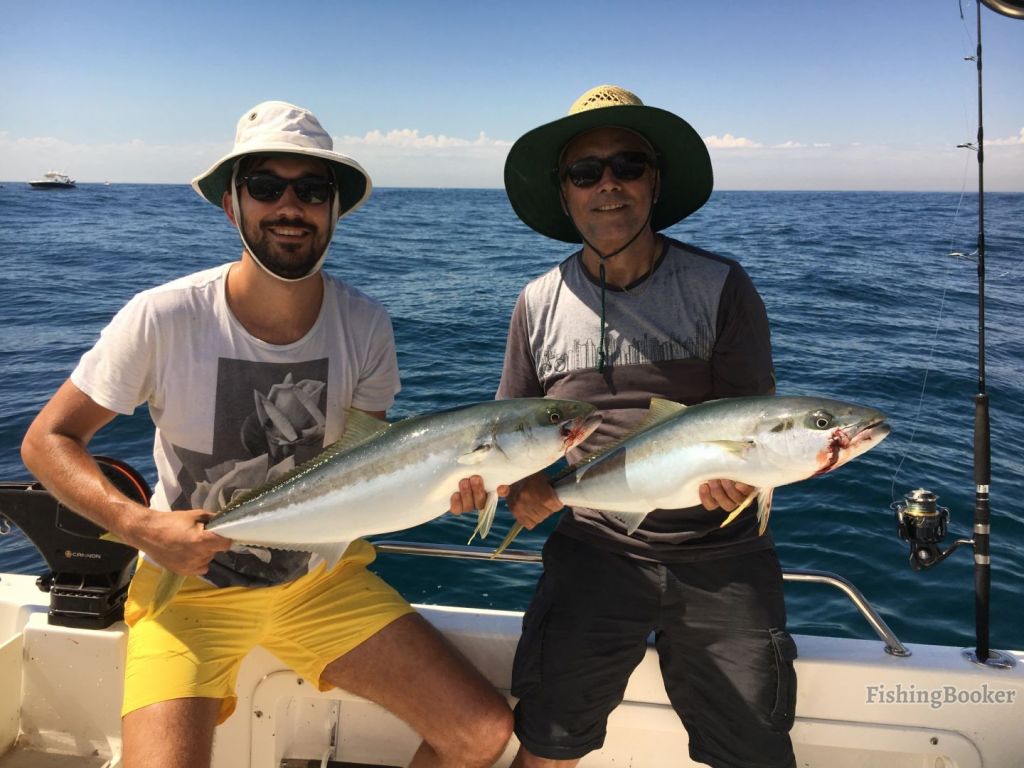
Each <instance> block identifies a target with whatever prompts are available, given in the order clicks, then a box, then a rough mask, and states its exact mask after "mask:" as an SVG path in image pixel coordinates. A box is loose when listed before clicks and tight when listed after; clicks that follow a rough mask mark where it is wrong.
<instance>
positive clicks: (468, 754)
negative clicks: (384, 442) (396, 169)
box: [22, 101, 512, 768]
mask: <svg viewBox="0 0 1024 768" xmlns="http://www.w3.org/2000/svg"><path fill="white" fill-rule="evenodd" d="M193 187H194V188H195V190H196V192H197V193H199V195H200V196H202V197H203V198H204V199H205V200H206V201H207V202H209V203H211V204H213V205H215V206H217V207H218V208H220V209H222V212H223V213H224V214H226V216H227V218H228V220H229V221H230V223H231V224H232V225H233V226H234V227H235V228H236V229H237V230H238V233H239V236H240V238H241V241H242V245H243V250H242V252H241V254H240V256H239V257H238V259H237V260H233V261H231V262H229V263H225V264H222V265H219V266H216V267H212V268H209V269H204V270H202V271H200V272H197V273H194V274H192V275H188V276H186V277H182V278H179V279H177V280H175V281H173V282H171V283H168V284H166V285H163V286H160V287H158V288H153V289H150V290H147V291H143V292H142V293H140V294H138V295H137V296H135V297H134V298H133V299H132V300H131V301H130V302H129V303H128V304H127V305H126V306H125V307H124V308H123V309H122V310H121V311H120V312H119V313H118V314H117V316H116V317H115V318H114V319H113V320H112V321H111V323H110V324H109V325H108V326H107V328H106V329H104V331H103V333H102V335H101V336H100V339H99V340H98V341H97V342H96V344H95V346H94V347H93V348H92V349H91V350H89V351H88V352H86V354H85V355H84V356H83V357H82V360H81V361H80V362H79V364H78V366H77V367H76V368H75V370H74V371H73V372H72V374H71V377H70V378H69V379H68V381H66V382H65V383H64V384H63V386H61V388H60V390H59V391H58V392H57V394H56V395H54V397H53V398H52V399H51V400H50V402H49V403H48V404H47V405H46V407H45V408H44V409H43V410H42V412H41V413H40V414H39V416H37V417H36V420H35V421H34V422H33V424H32V426H31V427H30V428H29V431H28V434H27V436H26V437H25V441H24V443H23V446H22V455H23V457H24V459H25V464H26V465H27V466H28V467H29V469H30V470H31V471H32V472H33V473H34V474H35V475H36V477H38V478H39V479H40V480H41V481H42V482H43V484H44V485H45V486H46V488H47V489H48V490H49V491H50V492H51V493H53V494H54V495H55V496H56V497H57V498H58V499H59V500H60V501H61V502H62V503H64V504H66V505H67V506H68V507H70V508H71V509H73V510H75V511H76V512H78V513H79V514H82V515H84V516H85V517H87V518H89V519H90V520H92V521H93V522H95V523H96V524H98V525H100V526H102V527H103V528H105V529H107V530H108V531H111V532H113V533H114V534H116V535H117V536H118V537H119V538H120V539H121V540H122V541H124V542H126V543H128V544H130V545H132V546H134V547H136V548H138V549H139V550H141V551H142V552H144V553H145V556H144V558H143V559H142V561H141V563H140V565H139V566H138V568H137V569H136V572H135V576H134V578H133V580H132V583H131V587H130V589H129V593H128V600H127V603H126V605H125V620H126V622H127V623H128V624H129V626H130V627H131V630H130V632H129V640H128V653H127V659H126V662H125V689H124V704H123V708H122V716H123V721H122V722H123V736H124V739H123V745H124V764H125V766H126V768H141V766H160V768H201V767H202V766H206V765H209V764H210V757H211V746H212V743H213V735H214V727H215V725H217V724H218V723H221V722H223V721H224V720H226V719H227V718H228V717H229V716H231V714H232V711H233V710H234V708H235V703H236V696H235V681H236V678H237V676H238V670H239V667H240V666H241V664H242V659H243V658H244V657H245V656H246V655H247V654H248V652H249V651H250V650H251V649H252V648H253V647H254V646H255V645H257V644H258V645H262V646H263V647H264V648H266V649H267V650H269V651H271V652H272V653H273V654H274V655H276V656H277V657H278V658H280V659H281V660H282V661H283V662H284V663H286V664H287V665H289V666H290V667H291V668H292V669H294V670H295V671H296V672H298V673H299V674H300V675H302V676H303V677H304V678H306V679H307V680H309V681H310V682H311V683H313V684H314V685H317V686H319V688H320V689H321V690H328V689H330V688H333V687H335V686H337V687H341V688H344V689H345V690H348V691H351V692H353V693H356V694H358V695H360V696H362V697H364V698H367V699H370V700H372V701H375V702H377V703H378V704H380V705H382V706H383V707H385V708H387V709H388V710H390V711H391V712H393V713H394V714H395V715H397V716H398V717H400V718H402V719H403V720H405V721H406V722H407V723H409V725H411V726H412V727H413V728H414V729H415V730H416V731H418V732H419V733H420V734H421V736H422V737H423V739H424V742H423V744H421V745H420V747H419V749H418V750H417V752H416V754H415V756H414V757H413V761H412V765H417V766H422V765H431V766H434V765H451V766H455V765H458V766H466V765H476V766H489V765H491V764H492V763H493V762H494V761H495V760H496V759H498V757H499V756H500V755H501V753H502V751H503V750H504V749H505V745H506V744H507V742H508V739H509V737H510V736H511V732H512V713H511V711H510V710H509V708H508V705H507V703H506V702H505V699H504V697H502V696H500V695H499V694H498V693H497V692H496V691H495V690H494V688H493V687H492V686H491V684H490V683H489V682H488V681H487V680H486V679H485V678H484V677H483V676H482V675H481V674H480V673H479V672H478V671H477V670H476V669H475V668H473V667H472V665H470V664H469V662H468V661H466V660H465V659H464V658H463V657H462V656H461V655H460V654H459V653H458V652H457V651H455V650H454V649H453V648H452V647H451V646H450V645H449V644H448V642H447V641H446V640H445V639H444V638H443V637H442V636H441V635H440V633H439V632H437V630H436V629H434V628H433V627H432V626H431V625H430V624H429V623H428V622H427V621H426V620H425V619H424V618H423V617H422V616H420V615H419V614H417V613H416V612H415V611H414V610H413V609H412V607H411V606H410V605H409V603H408V602H406V600H405V599H404V598H403V597H402V596H401V595H399V594H398V593H397V592H396V591H395V590H394V589H393V588H391V587H390V586H389V585H388V584H386V583H384V582H383V581H382V580H381V579H380V578H379V577H377V576H376V575H375V574H374V573H372V572H371V571H370V570H369V569H368V568H367V566H368V565H369V563H370V562H372V561H373V559H374V556H375V553H374V549H373V547H372V546H371V545H370V544H369V543H367V542H366V541H363V540H361V539H357V540H356V541H353V542H351V543H350V544H349V546H348V548H347V549H346V550H345V552H344V554H343V555H342V557H341V559H340V562H338V563H337V565H336V566H335V565H333V564H330V567H328V562H327V560H326V559H325V558H324V556H322V555H319V554H318V555H312V554H311V553H310V552H305V551H285V550H280V549H269V548H263V547H244V548H241V549H239V550H235V549H229V548H230V547H231V543H232V542H231V541H230V540H228V539H226V538H223V537H221V536H218V535H217V534H216V533H213V532H212V531H209V530H206V529H205V528H204V526H203V524H202V523H203V521H205V520H206V519H208V518H209V517H210V513H211V512H213V511H216V510H218V509H220V508H221V506H222V505H223V504H225V503H227V502H228V501H230V500H231V499H232V498H233V497H234V496H235V494H236V493H238V492H239V491H244V490H245V489H251V488H256V487H259V486H261V485H263V483H264V482H266V481H267V480H268V478H271V479H272V478H275V477H278V476H280V475H281V474H283V473H286V472H288V471H289V470H290V469H291V468H292V467H294V466H296V465H298V464H301V463H302V462H303V461H306V460H308V459H311V458H313V457H314V456H316V455H317V454H318V453H320V451H321V450H322V449H323V448H324V447H325V446H326V445H329V444H330V443H333V442H334V441H336V440H337V439H338V438H339V437H341V435H342V433H343V430H344V427H345V424H346V419H347V417H346V410H347V409H349V408H353V409H358V410H361V411H365V412H367V413H369V414H371V415H374V416H376V417H378V418H383V417H384V414H385V411H386V410H387V409H388V408H389V407H390V406H391V404H392V403H393V402H394V396H395V394H396V393H397V392H398V388H399V383H398V362H397V359H396V355H395V340H394V334H393V332H392V329H391V321H390V319H389V318H388V315H387V312H386V311H385V309H384V307H383V306H381V305H380V304H379V303H378V302H376V301H375V300H373V299H371V298H370V297H368V296H366V295H365V294H363V293H360V292H359V291H358V290H356V289H355V288H353V287H351V286H349V285H347V284H346V283H344V282H342V281H341V280H338V279H337V278H335V277H332V276H330V275H328V274H326V273H324V272H323V270H322V269H321V266H322V265H323V263H324V259H325V258H326V256H327V248H328V245H329V243H330V241H331V236H332V235H333V233H334V229H335V226H336V224H337V222H338V219H339V218H340V217H342V216H344V215H345V214H347V213H349V212H351V211H352V210H354V209H356V208H357V207H359V206H360V205H361V204H362V203H363V202H364V201H365V200H366V198H367V197H368V196H369V194H370V190H371V184H370V177H369V175H368V174H367V173H366V172H365V171H364V170H363V169H362V167H361V166H360V165H359V164H358V163H357V162H356V161H355V160H352V159H351V158H349V157H346V156H345V155H343V154H340V153H338V152H335V151H334V147H333V142H332V140H331V137H330V134H328V133H327V132H326V131H325V130H324V129H323V127H322V126H321V125H320V122H319V121H318V120H317V118H316V117H315V116H314V115H313V114H312V113H311V112H310V111H309V110H306V109H303V108H301V107H297V106H295V105H293V104H287V103H285V102H281V101H267V102H263V103H261V104H257V105H256V106H255V107H253V108H252V109H250V110H247V111H246V112H245V113H244V114H243V115H242V117H241V119H239V121H238V126H237V131H236V134H235V144H234V147H233V148H232V150H231V151H230V152H229V153H228V154H227V155H225V156H224V157H222V158H221V159H220V160H218V161H217V162H216V163H214V164H213V165H212V166H211V167H210V168H209V169H208V170H207V171H206V172H205V173H203V174H201V175H200V176H198V177H196V179H195V180H194V181H193ZM142 403H146V404H147V405H148V406H149V413H150V415H151V417H152V418H153V421H154V423H155V426H156V437H155V441H154V455H153V459H154V463H155V465H156V468H157V474H158V477H159V482H158V484H157V487H156V492H155V494H154V496H153V499H152V501H151V503H150V505H149V506H146V505H143V504H139V503H137V502H135V501H132V500H131V499H129V498H127V497H126V496H124V495H123V494H121V493H120V492H119V491H118V490H117V489H116V488H114V487H113V486H112V485H111V483H110V482H109V481H108V480H107V479H106V478H105V477H104V476H103V475H102V473H101V472H100V470H99V468H98V466H97V465H96V463H95V462H94V461H93V459H92V457H91V456H90V454H89V452H88V450H87V446H88V444H89V441H90V440H91V438H92V437H93V435H94V434H95V433H96V432H97V431H98V430H100V429H101V428H103V427H104V426H106V425H107V424H108V423H109V422H110V421H111V420H113V419H114V417H115V416H117V415H118V414H119V413H121V414H130V413H131V412H132V411H133V410H134V409H135V408H136V407H137V406H138V405H140V404H142ZM165 568H166V569H168V570H171V571H173V572H175V573H177V574H181V575H184V576H187V577H188V578H187V579H186V581H185V583H184V585H183V586H182V588H181V589H180V590H179V591H178V592H177V594H176V595H175V596H174V598H173V599H172V600H171V602H170V603H169V604H168V606H167V608H166V609H165V610H164V611H163V612H162V613H160V614H159V616H157V615H155V613H154V612H152V611H150V610H149V607H150V605H151V604H152V595H153V594H154V591H155V588H156V584H157V581H158V580H159V578H160V576H161V574H162V573H163V569H165ZM238 716H239V715H236V717H238ZM241 716H242V717H248V716H249V715H248V713H241ZM268 759H269V758H268Z"/></svg>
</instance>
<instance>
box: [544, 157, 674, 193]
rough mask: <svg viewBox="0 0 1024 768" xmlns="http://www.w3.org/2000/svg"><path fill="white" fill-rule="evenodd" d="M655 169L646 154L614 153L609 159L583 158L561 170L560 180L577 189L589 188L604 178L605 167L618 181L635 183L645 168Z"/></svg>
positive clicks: (651, 159) (650, 158)
mask: <svg viewBox="0 0 1024 768" xmlns="http://www.w3.org/2000/svg"><path fill="white" fill-rule="evenodd" d="M648 165H649V166H651V167H652V168H654V167H656V164H655V162H654V158H652V157H650V156H649V155H648V154H647V153H646V152H616V153H615V154H614V155H612V156H611V157H584V158H582V159H580V160H576V161H574V162H571V163H569V164H568V165H567V166H565V168H563V169H562V179H563V180H564V179H569V181H571V182H572V183H573V184H574V185H576V186H577V187H590V186H593V185H594V184H597V182H599V181H600V180H601V177H602V176H604V169H605V167H609V168H611V169H612V175H613V176H615V178H616V179H618V180H619V181H636V180H637V179H639V178H640V177H641V176H643V175H644V171H645V170H647V166H648Z"/></svg>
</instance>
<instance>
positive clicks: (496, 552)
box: [491, 523, 523, 560]
mask: <svg viewBox="0 0 1024 768" xmlns="http://www.w3.org/2000/svg"><path fill="white" fill-rule="evenodd" d="M521 530H523V524H522V523H516V524H515V525H513V526H512V530H510V531H509V532H508V535H507V536H505V538H504V539H503V540H502V542H501V544H499V545H498V548H497V549H496V550H494V554H493V555H491V560H493V559H494V558H496V557H497V556H498V555H500V554H501V553H502V552H504V551H505V550H506V549H508V545H509V544H511V543H512V539H514V538H515V537H516V536H518V535H519V532H520V531H521Z"/></svg>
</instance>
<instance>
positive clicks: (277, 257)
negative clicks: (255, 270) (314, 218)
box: [245, 220, 327, 280]
mask: <svg viewBox="0 0 1024 768" xmlns="http://www.w3.org/2000/svg"><path fill="white" fill-rule="evenodd" d="M266 227H292V228H295V229H305V230H307V231H308V232H310V233H311V236H310V237H309V238H306V239H304V240H303V242H301V243H294V244H292V243H280V242H273V241H271V239H270V236H269V235H268V234H267V232H266V231H265V228H266ZM245 228H246V232H245V239H246V242H247V244H248V245H249V250H250V252H251V253H252V255H253V258H255V259H256V260H257V261H258V262H259V263H260V264H261V265H263V267H264V268H265V269H266V270H267V271H268V272H270V273H272V274H274V275H277V276H278V277H282V278H284V279H286V280H298V279H301V278H303V277H308V276H309V275H310V274H312V272H313V269H314V267H316V264H317V262H318V261H320V257H321V256H322V255H323V253H324V249H326V248H327V238H326V237H325V236H324V235H323V234H321V233H320V232H319V230H318V229H317V228H316V227H315V226H313V225H311V224H308V223H306V222H293V221H287V220H277V221H264V222H262V223H260V224H256V225H250V224H249V223H248V222H246V224H245Z"/></svg>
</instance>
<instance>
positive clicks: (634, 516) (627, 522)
mask: <svg viewBox="0 0 1024 768" xmlns="http://www.w3.org/2000/svg"><path fill="white" fill-rule="evenodd" d="M601 512H602V514H604V515H606V516H608V517H610V518H611V519H612V520H615V521H617V522H619V523H621V524H622V525H624V526H625V527H626V534H627V535H629V536H632V535H633V532H634V531H635V530H636V529H637V528H639V527H640V523H642V522H643V521H644V518H645V517H647V513H646V512H609V511H607V510H601Z"/></svg>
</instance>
